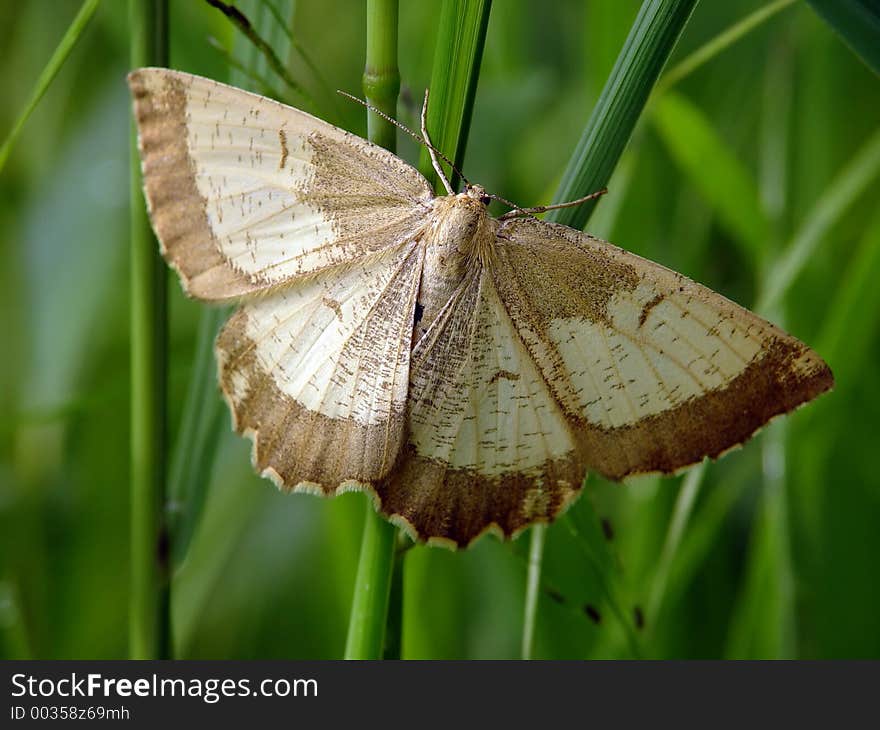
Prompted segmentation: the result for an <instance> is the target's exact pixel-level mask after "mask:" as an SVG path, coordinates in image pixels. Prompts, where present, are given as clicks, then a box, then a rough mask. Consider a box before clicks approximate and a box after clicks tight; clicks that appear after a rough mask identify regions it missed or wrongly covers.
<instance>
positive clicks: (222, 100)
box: [129, 69, 433, 300]
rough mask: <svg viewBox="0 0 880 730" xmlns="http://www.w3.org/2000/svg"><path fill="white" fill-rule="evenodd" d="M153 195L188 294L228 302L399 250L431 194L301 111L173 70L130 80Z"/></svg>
mask: <svg viewBox="0 0 880 730" xmlns="http://www.w3.org/2000/svg"><path fill="white" fill-rule="evenodd" d="M129 84H130V86H131V88H132V93H133V95H134V97H135V113H136V118H137V120H138V130H139V141H140V147H141V155H142V160H143V169H144V180H145V188H146V193H147V200H148V203H149V205H150V210H151V214H152V220H153V223H154V227H155V228H156V232H157V235H158V237H159V239H160V242H161V244H162V246H163V251H164V253H165V255H166V257H167V258H168V260H169V262H170V263H171V264H172V265H173V266H175V267H176V268H177V269H178V271H179V272H180V274H181V278H182V280H183V283H184V286H185V288H186V289H187V291H188V293H190V294H191V295H193V296H196V297H199V298H202V299H220V300H222V299H229V298H233V297H237V296H241V295H243V294H247V293H250V292H254V291H260V290H264V289H267V288H273V287H275V286H278V285H279V284H283V283H285V282H287V281H291V280H293V279H295V278H297V277H299V276H303V275H308V274H312V273H314V272H317V271H322V270H325V269H327V268H329V267H333V266H336V265H340V264H344V263H347V262H350V261H354V260H358V259H360V258H363V257H364V256H368V255H371V254H372V253H375V252H377V251H381V250H383V249H386V248H391V247H394V246H397V245H400V244H401V243H403V242H404V241H405V240H407V238H408V237H410V236H411V235H412V233H413V231H414V230H415V229H417V228H418V226H419V225H420V223H421V222H422V221H423V220H424V218H425V215H426V210H427V207H428V205H429V202H430V200H431V198H432V197H433V196H432V193H431V190H430V188H429V186H428V184H427V182H426V181H425V180H424V178H423V177H422V176H421V175H419V173H418V172H417V171H416V170H414V169H413V168H412V167H410V166H409V165H407V164H406V163H404V162H403V161H402V160H400V159H399V158H397V157H395V156H394V155H392V154H391V153H390V152H388V151H387V150H384V149H382V148H380V147H377V146H376V145H373V144H370V143H369V142H366V141H365V140H362V139H360V138H359V137H356V136H354V135H352V134H349V133H347V132H344V131H342V130H340V129H337V128H336V127H333V126H332V125H329V124H327V123H326V122H323V121H321V120H319V119H316V118H315V117H312V116H310V115H308V114H306V113H304V112H301V111H299V110H297V109H293V108H291V107H287V106H284V105H283V104H279V103H277V102H275V101H272V100H270V99H267V98H265V97H261V96H257V95H255V94H249V93H247V92H245V91H242V90H240V89H235V88H233V87H230V86H226V85H224V84H220V83H217V82H215V81H211V80H209V79H204V78H201V77H197V76H191V75H189V74H184V73H180V72H176V71H169V70H167V69H140V70H138V71H136V72H133V73H132V74H131V75H130V76H129Z"/></svg>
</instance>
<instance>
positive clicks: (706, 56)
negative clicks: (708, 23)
mask: <svg viewBox="0 0 880 730" xmlns="http://www.w3.org/2000/svg"><path fill="white" fill-rule="evenodd" d="M794 2H795V0H775V2H772V3H768V4H767V5H765V6H764V7H763V8H758V9H757V10H755V11H754V12H753V13H751V14H749V15H747V16H746V17H745V18H743V19H742V20H740V21H737V22H736V23H734V24H733V25H731V26H730V27H729V28H727V29H726V30H724V31H722V32H721V33H719V34H718V35H717V36H715V37H714V38H713V39H712V40H710V41H709V42H708V43H705V44H703V45H702V46H700V47H699V48H698V49H697V50H696V51H694V52H693V53H691V54H689V55H688V56H687V57H686V58H684V59H682V60H681V61H679V62H678V63H677V64H675V66H673V67H672V68H670V69H669V70H668V71H667V72H666V73H664V74H663V78H661V79H660V82H659V83H658V84H657V88H656V90H655V93H656V94H658V95H659V94H660V93H662V92H664V91H666V90H667V89H668V88H669V87H670V86H673V85H675V84H677V83H678V82H679V81H681V80H682V79H683V78H685V77H686V76H689V75H690V74H692V73H693V72H694V71H696V70H697V69H698V68H700V66H703V65H705V64H706V63H708V62H709V61H711V60H712V59H713V58H715V57H716V56H718V55H719V54H720V53H721V52H722V51H724V50H726V49H727V48H729V47H730V46H732V45H733V44H734V43H736V42H737V41H738V40H740V39H741V38H743V37H744V36H746V35H748V34H749V33H750V32H751V31H753V30H754V29H755V28H757V27H758V26H759V25H761V24H762V23H766V22H767V21H768V20H770V18H772V17H773V16H774V15H776V14H777V13H779V12H780V11H782V10H785V9H786V8H787V7H789V6H791V5H794Z"/></svg>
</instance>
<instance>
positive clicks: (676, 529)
mask: <svg viewBox="0 0 880 730" xmlns="http://www.w3.org/2000/svg"><path fill="white" fill-rule="evenodd" d="M705 476H706V464H705V463H702V464H700V465H699V466H695V467H693V468H692V469H691V470H690V471H689V472H688V473H687V475H686V476H685V478H684V479H683V480H682V482H681V486H679V488H678V496H677V497H676V499H675V507H674V508H673V510H672V519H671V520H670V522H669V528H668V530H667V532H666V538H665V539H664V541H663V549H662V550H661V552H660V559H659V560H658V561H657V567H656V569H655V571H654V580H653V581H652V583H651V591H650V593H649V594H648V606H647V612H648V626H650V627H651V629H652V630H653V629H654V627H656V625H657V617H658V616H659V615H660V609H661V608H662V606H663V597H664V596H665V595H666V586H667V584H668V582H669V574H670V572H671V570H672V563H673V561H674V560H675V556H676V555H677V554H678V548H679V545H681V540H682V537H683V536H684V532H685V528H686V527H687V524H688V522H689V521H690V518H691V514H692V513H693V509H694V503H695V502H696V500H697V495H698V494H699V492H700V487H701V486H702V485H703V481H704V477H705Z"/></svg>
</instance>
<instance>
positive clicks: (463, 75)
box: [419, 0, 492, 191]
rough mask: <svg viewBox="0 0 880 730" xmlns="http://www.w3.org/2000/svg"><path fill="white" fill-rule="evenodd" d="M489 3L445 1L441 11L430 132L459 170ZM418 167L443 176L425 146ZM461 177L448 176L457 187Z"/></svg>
mask: <svg viewBox="0 0 880 730" xmlns="http://www.w3.org/2000/svg"><path fill="white" fill-rule="evenodd" d="M491 7H492V3H491V0H444V2H443V6H442V9H441V11H440V26H439V28H438V30H437V50H436V51H435V57H434V66H433V70H432V73H431V86H430V90H431V101H430V104H429V105H428V133H429V134H430V135H431V141H432V142H433V143H434V146H435V147H437V149H439V150H440V151H441V152H443V153H444V154H445V155H446V156H447V157H449V159H451V160H452V161H453V162H454V163H455V166H456V167H457V168H458V169H459V170H460V169H461V166H462V162H463V160H464V153H465V147H466V146H467V136H468V135H467V130H468V129H469V128H470V124H471V114H472V112H473V108H474V97H475V96H476V93H477V79H478V78H479V68H480V62H481V60H482V58H483V46H484V44H485V40H486V30H487V27H488V25H489V11H490V9H491ZM419 170H421V172H422V174H423V175H425V176H426V177H427V178H428V180H430V181H432V182H433V183H434V185H435V186H437V183H438V182H439V181H438V180H437V179H436V174H435V173H434V169H433V167H431V158H430V155H429V154H428V151H427V149H422V151H421V154H420V157H419ZM449 172H450V171H448V170H447V173H448V174H449ZM457 178H458V176H457V175H455V174H454V173H453V174H450V175H449V179H450V181H451V182H452V187H453V188H456V186H457V183H458V180H457ZM437 190H438V191H439V190H441V188H440V187H437Z"/></svg>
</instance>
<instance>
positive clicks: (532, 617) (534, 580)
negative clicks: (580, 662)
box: [520, 524, 547, 659]
mask: <svg viewBox="0 0 880 730" xmlns="http://www.w3.org/2000/svg"><path fill="white" fill-rule="evenodd" d="M546 536H547V525H541V524H539V525H535V526H534V527H532V530H531V535H530V536H529V564H528V569H527V571H526V603H525V609H524V611H523V614H524V615H523V635H522V647H521V649H520V658H521V659H531V658H532V655H533V651H534V647H535V623H536V618H537V614H538V596H539V595H540V594H541V590H542V588H543V586H542V584H541V565H542V562H543V557H544V538H545V537H546Z"/></svg>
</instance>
